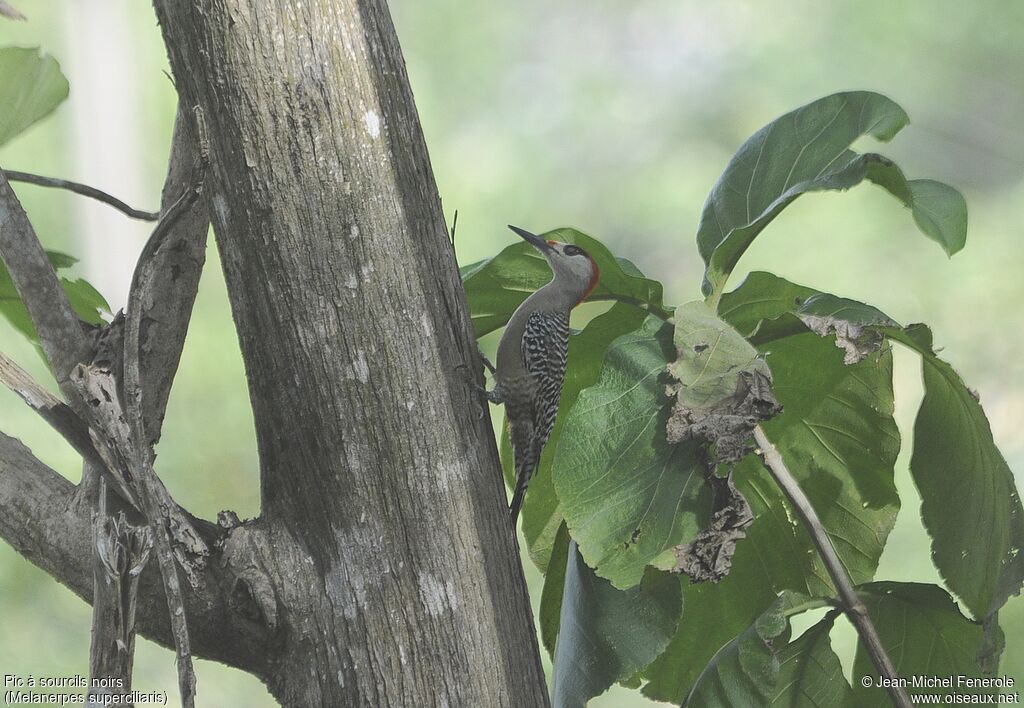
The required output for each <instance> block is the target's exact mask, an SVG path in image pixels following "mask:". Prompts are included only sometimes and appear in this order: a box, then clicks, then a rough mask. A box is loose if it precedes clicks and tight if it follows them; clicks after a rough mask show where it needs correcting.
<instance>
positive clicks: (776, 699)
mask: <svg viewBox="0 0 1024 708" xmlns="http://www.w3.org/2000/svg"><path fill="white" fill-rule="evenodd" d="M834 621H835V613H833V612H830V613H829V614H827V615H825V617H824V618H823V619H822V620H821V621H820V622H818V623H817V624H816V625H814V626H813V627H811V628H810V629H808V630H807V631H806V632H804V633H803V634H802V635H801V636H800V638H799V639H797V640H796V641H794V642H791V643H790V644H789V645H788V646H786V647H785V648H784V649H782V650H781V651H780V652H779V653H778V657H779V673H778V677H777V679H776V683H775V689H774V691H773V692H772V694H771V700H770V701H769V702H768V704H767V705H770V706H774V707H775V708H835V706H841V705H843V704H844V702H846V701H848V700H849V699H850V695H851V689H850V684H849V683H848V682H847V681H846V676H845V675H844V674H843V666H842V664H840V663H839V657H838V656H836V653H835V652H834V651H832V645H831V643H830V642H829V632H831V631H832V624H833V622H834Z"/></svg>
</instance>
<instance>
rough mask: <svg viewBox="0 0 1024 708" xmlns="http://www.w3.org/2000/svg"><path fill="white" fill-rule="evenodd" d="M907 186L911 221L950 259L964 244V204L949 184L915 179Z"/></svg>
mask: <svg viewBox="0 0 1024 708" xmlns="http://www.w3.org/2000/svg"><path fill="white" fill-rule="evenodd" d="M907 184H908V185H909V186H910V192H911V202H910V204H909V206H910V207H911V208H912V209H913V211H914V221H915V222H917V227H918V228H919V229H921V232H922V233H924V234H925V235H926V236H927V237H928V238H930V239H932V240H933V241H935V242H936V243H938V244H939V245H940V246H942V250H944V251H945V252H946V253H947V254H948V255H950V256H952V255H953V254H954V253H956V252H958V251H959V250H960V249H962V248H963V247H964V245H965V244H966V243H967V202H966V201H965V200H964V196H963V195H962V194H960V192H958V191H957V190H955V189H953V188H952V187H950V186H949V185H948V184H943V183H942V182H936V181H935V180H931V179H915V180H911V181H909V182H907Z"/></svg>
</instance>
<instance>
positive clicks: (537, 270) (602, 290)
mask: <svg viewBox="0 0 1024 708" xmlns="http://www.w3.org/2000/svg"><path fill="white" fill-rule="evenodd" d="M543 236H544V238H545V239H549V240H555V241H565V242H566V243H574V244H577V245H578V246H580V247H582V248H583V249H584V250H586V251H587V253H589V254H590V255H591V256H592V257H593V258H594V260H595V261H596V262H597V265H598V267H599V268H600V269H601V281H600V283H599V284H598V286H597V288H596V289H595V290H594V292H593V293H591V294H590V297H589V298H588V301H599V300H615V301H619V302H625V303H630V304H632V305H636V306H638V307H641V308H643V309H645V310H647V311H650V312H656V313H659V314H661V315H662V316H665V317H667V316H668V314H669V313H668V312H667V311H666V310H665V308H664V307H662V303H661V283H659V282H657V281H655V280H649V279H647V278H645V277H643V276H642V275H641V274H640V272H639V271H638V270H637V268H636V266H635V265H633V264H632V263H630V262H629V261H627V260H625V259H618V258H616V257H615V256H613V255H612V253H611V251H609V250H608V249H607V247H605V245H604V244H602V243H601V242H600V241H598V240H596V239H593V238H591V237H590V236H587V235H586V234H584V233H582V232H580V231H577V230H576V229H571V228H561V229H555V230H554V231H549V232H547V233H545V234H543ZM461 273H462V282H463V285H464V286H465V288H466V296H467V297H468V299H469V310H470V315H471V316H472V319H473V329H474V331H475V332H476V336H477V337H482V336H484V335H485V334H487V333H488V332H493V331H494V330H496V329H498V328H499V327H502V326H504V325H505V323H506V322H508V319H509V317H511V316H512V313H513V312H515V309H516V308H517V307H519V305H520V304H522V302H523V300H525V299H526V298H527V297H529V296H530V294H531V293H533V292H534V291H535V290H537V289H538V288H540V287H542V286H544V285H546V284H547V283H548V282H550V280H551V268H550V267H548V264H547V261H546V260H545V259H544V256H542V255H541V254H540V253H539V252H538V251H537V249H535V248H534V247H533V246H531V245H530V244H528V243H525V242H523V241H519V242H517V243H514V244H512V245H511V246H508V247H507V248H505V249H504V250H503V251H502V252H501V253H499V254H498V255H496V256H494V257H493V258H489V259H487V260H485V261H480V262H479V263H474V264H473V265H468V266H464V267H463V268H461Z"/></svg>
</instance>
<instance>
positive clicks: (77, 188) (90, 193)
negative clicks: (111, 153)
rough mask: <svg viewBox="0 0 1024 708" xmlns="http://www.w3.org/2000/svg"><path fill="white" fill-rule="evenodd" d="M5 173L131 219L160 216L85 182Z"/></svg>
mask: <svg viewBox="0 0 1024 708" xmlns="http://www.w3.org/2000/svg"><path fill="white" fill-rule="evenodd" d="M4 173H5V174H6V175H7V179H8V180H10V181H11V182H24V183H26V184H34V185H36V186H37V187H53V188H55V189H66V190H68V191H69V192H74V193H75V194H81V195H82V196H83V197H89V198H90V199H95V200H96V201H99V202H103V203H104V204H106V205H108V206H112V207H114V208H115V209H117V210H118V211H119V212H121V213H122V214H124V215H126V216H130V217H131V218H133V219H140V220H142V221H157V220H159V218H160V214H159V213H158V212H155V211H143V210H142V209H136V208H134V207H131V206H128V205H127V204H125V203H124V202H122V201H121V200H120V199H118V198H117V197H115V196H113V195H111V194H107V193H106V192H104V191H103V190H100V189H96V188H95V187H90V186H89V185H87V184H82V183H81V182H72V181H71V180H69V179H60V178H58V177H43V176H42V175H36V174H32V173H31V172H17V171H15V170H4Z"/></svg>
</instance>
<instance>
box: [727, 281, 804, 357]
mask: <svg viewBox="0 0 1024 708" xmlns="http://www.w3.org/2000/svg"><path fill="white" fill-rule="evenodd" d="M817 293H818V291H817V290H815V289H814V288H808V287H806V286H803V285H797V284H796V283H791V282H789V281H788V280H786V279H785V278H780V277H779V276H777V275H774V274H773V273H766V272H764V271H761V270H757V271H753V272H752V273H750V274H748V275H747V277H746V278H744V280H743V282H742V283H740V285H739V287H738V288H736V289H735V290H733V291H732V292H728V293H726V294H725V295H723V296H722V299H721V300H720V301H719V303H718V316H719V317H721V318H722V319H724V320H726V321H727V322H729V324H731V325H732V326H733V327H735V328H736V329H737V330H738V331H739V332H740V334H742V335H743V336H745V337H749V338H750V339H751V340H752V341H754V342H757V341H759V340H763V337H761V336H759V335H761V333H762V332H763V331H764V330H765V329H767V328H768V327H769V326H770V324H771V323H772V322H774V321H777V320H778V319H779V318H782V317H785V316H786V315H790V321H791V323H792V326H791V327H790V328H789V329H788V330H787V331H786V332H785V335H784V336H788V335H790V334H799V333H801V332H804V331H806V329H807V327H806V326H805V325H804V324H803V323H801V322H800V321H799V320H798V319H796V318H795V317H793V316H792V313H793V312H795V311H796V310H798V309H800V307H801V306H802V305H803V304H804V302H805V301H806V300H807V299H808V298H809V297H811V296H812V295H816V294H817Z"/></svg>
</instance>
